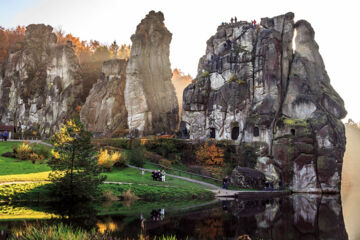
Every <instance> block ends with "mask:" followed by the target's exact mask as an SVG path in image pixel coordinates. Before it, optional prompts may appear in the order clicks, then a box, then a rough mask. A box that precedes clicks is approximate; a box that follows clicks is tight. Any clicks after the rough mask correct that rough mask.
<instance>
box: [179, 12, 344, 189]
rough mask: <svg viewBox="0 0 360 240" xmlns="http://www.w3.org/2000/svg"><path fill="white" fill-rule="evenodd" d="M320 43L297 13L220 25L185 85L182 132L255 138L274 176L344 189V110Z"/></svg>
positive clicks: (289, 182)
mask: <svg viewBox="0 0 360 240" xmlns="http://www.w3.org/2000/svg"><path fill="white" fill-rule="evenodd" d="M294 36H295V45H294V47H293V45H292V42H293V38H294ZM318 48H319V47H318V45H317V44H316V42H315V40H314V30H313V28H312V27H311V25H310V24H309V23H308V22H306V21H305V20H300V21H298V22H296V23H294V14H293V13H287V14H285V15H280V16H277V17H274V18H263V19H262V20H261V23H260V25H256V26H254V25H252V24H250V23H248V22H244V21H241V22H236V23H231V24H223V25H221V26H219V27H218V29H217V33H216V34H215V35H214V36H212V37H211V38H210V39H209V40H208V41H207V49H206V54H205V55H204V56H203V57H202V58H201V59H200V61H199V66H198V76H197V78H196V81H195V83H192V84H190V85H189V86H188V87H187V88H186V89H185V90H184V97H183V113H182V123H181V129H180V130H181V132H186V133H187V134H188V135H189V137H190V138H191V139H208V138H215V139H218V140H220V139H229V140H231V139H232V140H234V141H235V142H236V143H237V144H240V143H241V144H255V143H256V146H257V147H259V148H261V149H259V150H260V151H259V152H265V153H263V154H259V155H258V157H259V158H258V164H257V167H256V169H258V170H260V171H262V172H263V173H264V174H265V175H266V176H267V178H268V180H271V181H275V182H276V184H279V183H280V184H282V185H285V186H287V187H290V188H291V189H292V190H293V191H296V192H339V190H340V181H341V169H342V159H343V154H344V150H345V143H346V140H345V130H344V125H343V124H342V122H341V121H340V119H342V118H344V117H345V115H346V110H345V108H344V102H343V100H342V99H341V97H340V96H339V95H338V94H337V93H336V91H335V90H334V89H333V88H332V86H331V85H330V80H329V77H328V75H327V73H326V70H325V66H324V63H323V60H322V58H321V56H320V53H319V50H318ZM264 149H265V150H266V151H264Z"/></svg>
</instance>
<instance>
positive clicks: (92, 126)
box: [80, 59, 127, 136]
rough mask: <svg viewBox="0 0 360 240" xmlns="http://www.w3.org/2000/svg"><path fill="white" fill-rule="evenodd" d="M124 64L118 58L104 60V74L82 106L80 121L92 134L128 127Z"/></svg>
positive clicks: (112, 131) (125, 62) (124, 62)
mask: <svg viewBox="0 0 360 240" xmlns="http://www.w3.org/2000/svg"><path fill="white" fill-rule="evenodd" d="M126 65H127V61H126V60H120V59H114V60H109V61H106V62H104V64H103V67H102V71H103V74H104V75H102V77H101V79H99V80H98V82H97V83H96V84H95V85H94V86H93V87H92V89H91V91H90V94H89V96H88V97H87V99H86V102H85V104H84V105H83V107H82V109H81V112H80V117H81V121H82V122H83V123H84V124H85V127H86V128H87V130H89V131H91V132H93V133H94V135H95V136H110V135H112V134H113V133H114V132H117V131H121V130H124V129H127V111H126V108H125V100H124V90H125V83H126Z"/></svg>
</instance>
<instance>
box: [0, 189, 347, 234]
mask: <svg viewBox="0 0 360 240" xmlns="http://www.w3.org/2000/svg"><path fill="white" fill-rule="evenodd" d="M116 204H118V203H116ZM116 204H115V205H116ZM146 204H147V205H146ZM159 205H161V203H156V205H154V206H151V204H150V205H149V203H141V202H140V203H137V204H134V205H132V206H131V207H129V208H126V211H124V210H121V209H124V208H122V207H119V206H117V207H113V209H117V210H118V212H117V214H107V215H105V216H97V217H96V214H94V213H96V211H95V210H94V208H91V207H90V208H83V209H82V210H81V211H80V210H79V208H82V207H81V206H80V207H79V206H74V207H73V208H72V209H71V211H72V212H71V213H70V212H69V209H68V210H67V211H66V212H65V213H66V214H71V216H72V217H65V218H63V219H61V220H53V221H55V222H56V221H62V222H67V223H70V222H71V223H72V224H76V225H77V226H81V227H83V228H86V229H91V228H96V229H97V231H98V232H100V233H107V234H110V235H111V236H112V237H113V239H124V238H130V239H138V238H139V236H140V235H143V236H146V237H149V238H150V239H153V237H154V236H162V235H165V236H169V235H176V237H177V239H186V238H188V239H252V240H254V239H258V240H260V239H263V240H265V239H274V240H275V239H276V240H280V239H294V240H297V239H299V240H303V239H306V240H308V239H309V240H312V239H347V238H348V237H347V233H346V231H345V226H344V220H343V214H342V208H341V202H340V196H339V195H329V196H320V195H308V194H296V195H291V196H287V197H283V198H275V199H252V200H245V199H237V200H233V201H218V202H216V203H213V204H199V203H197V204H195V206H193V207H186V208H184V207H178V208H171V207H159ZM164 205H166V204H164ZM142 206H143V207H142ZM87 211H88V212H87ZM86 212H87V213H86ZM165 212H166V214H165ZM56 213H57V214H59V215H62V214H63V213H64V212H61V211H57V212H56ZM75 213H76V214H77V216H75V215H76V214H75ZM113 213H115V212H113ZM66 214H63V216H66ZM68 216H70V215H68ZM36 222H38V221H27V222H26V224H36ZM23 224H24V223H23V222H19V221H18V222H6V221H5V222H0V236H2V237H0V239H5V234H7V233H10V232H14V231H17V230H18V229H19V228H20V229H21V227H22V226H23ZM1 230H3V231H2V232H1ZM239 237H241V238H239Z"/></svg>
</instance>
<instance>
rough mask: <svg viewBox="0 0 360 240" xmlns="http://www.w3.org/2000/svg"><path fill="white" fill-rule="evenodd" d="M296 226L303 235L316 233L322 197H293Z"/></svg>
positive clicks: (306, 195)
mask: <svg viewBox="0 0 360 240" xmlns="http://www.w3.org/2000/svg"><path fill="white" fill-rule="evenodd" d="M292 200H293V207H294V224H295V227H296V228H297V229H298V230H299V231H300V232H301V233H304V234H305V233H315V225H316V221H317V214H318V206H319V203H320V200H321V195H309V194H296V195H294V196H292Z"/></svg>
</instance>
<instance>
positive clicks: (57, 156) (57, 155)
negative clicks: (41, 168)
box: [51, 149, 60, 159]
mask: <svg viewBox="0 0 360 240" xmlns="http://www.w3.org/2000/svg"><path fill="white" fill-rule="evenodd" d="M51 155H52V156H53V157H54V158H56V159H60V154H59V153H58V152H56V151H55V150H54V149H51Z"/></svg>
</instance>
